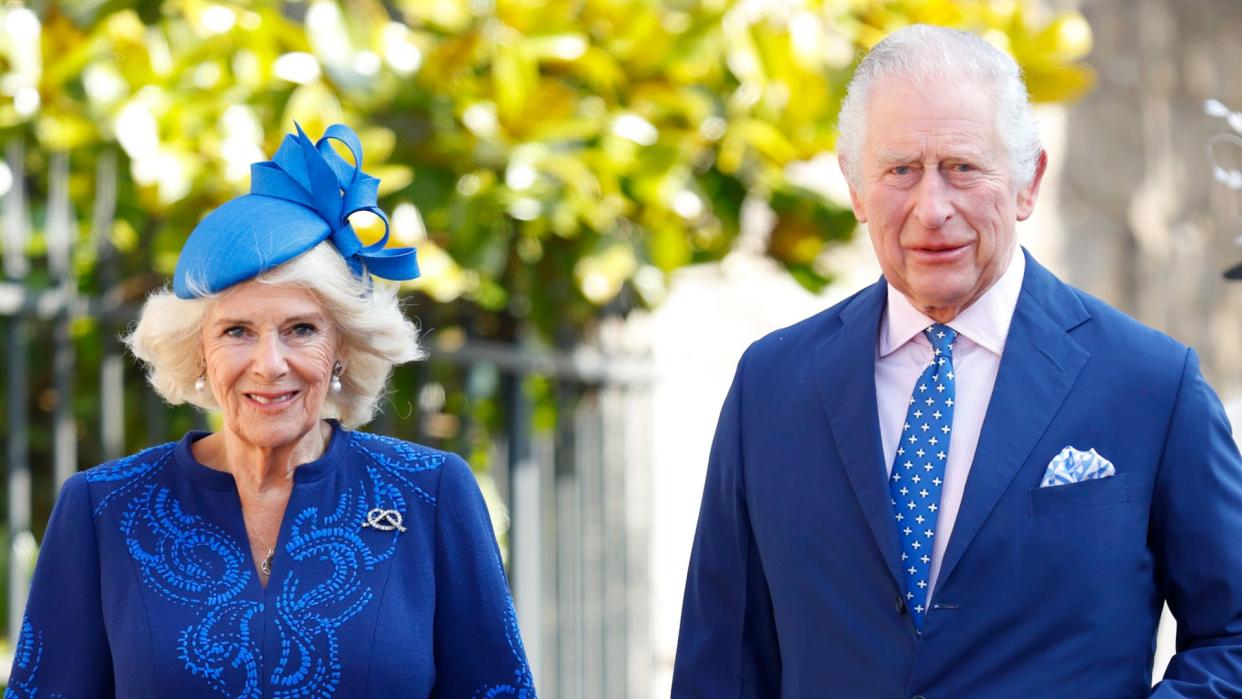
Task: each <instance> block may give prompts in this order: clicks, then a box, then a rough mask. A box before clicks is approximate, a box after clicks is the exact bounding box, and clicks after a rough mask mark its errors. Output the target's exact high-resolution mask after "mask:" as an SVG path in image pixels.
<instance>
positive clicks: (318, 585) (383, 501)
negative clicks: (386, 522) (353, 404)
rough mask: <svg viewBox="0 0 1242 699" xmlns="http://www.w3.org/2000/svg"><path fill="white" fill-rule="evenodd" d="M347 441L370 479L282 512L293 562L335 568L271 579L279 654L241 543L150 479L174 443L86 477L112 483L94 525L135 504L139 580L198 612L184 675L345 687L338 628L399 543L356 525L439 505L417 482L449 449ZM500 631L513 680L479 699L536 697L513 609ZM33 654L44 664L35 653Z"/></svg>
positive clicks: (259, 685) (220, 684) (366, 597)
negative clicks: (269, 645)
mask: <svg viewBox="0 0 1242 699" xmlns="http://www.w3.org/2000/svg"><path fill="white" fill-rule="evenodd" d="M348 439H349V440H350V444H349V446H350V448H351V449H352V450H355V451H356V453H361V454H363V455H364V456H365V457H367V458H366V459H365V469H364V477H363V478H362V479H360V481H359V482H357V483H355V484H354V486H353V487H351V488H349V489H346V490H345V492H343V493H341V494H340V495H339V496H338V497H337V499H336V502H335V504H334V505H333V506H332V510H331V511H321V508H319V507H306V508H304V509H302V510H300V511H298V512H290V513H289V514H288V515H287V517H288V519H289V534H288V537H287V538H286V540H285V544H284V546H283V547H282V553H283V554H286V555H287V557H288V559H287V560H289V561H293V562H307V561H313V562H319V563H327V564H328V565H307V566H299V565H287V566H285V567H284V568H283V572H282V571H281V570H280V569H278V570H277V574H278V575H280V576H281V577H280V579H279V580H276V579H275V578H273V580H272V583H271V584H275V585H277V587H276V594H275V595H274V597H272V598H270V599H273V605H272V606H273V609H272V610H271V612H272V619H271V621H272V622H273V626H274V627H275V629H276V631H277V634H278V637H279V641H280V642H279V655H278V657H275V658H267V659H263V657H262V648H261V638H262V623H263V621H262V620H263V614H262V613H263V611H264V605H263V603H261V602H254V601H247V600H244V599H239V597H240V596H241V595H242V593H243V591H244V589H245V588H246V586H247V584H248V583H249V581H250V576H251V573H252V570H251V564H250V561H249V560H248V557H247V555H246V549H245V547H244V546H243V545H242V543H241V542H239V541H237V540H236V539H235V538H234V537H231V536H230V535H228V534H227V533H226V532H225V531H224V530H222V529H220V528H219V527H217V526H215V525H213V524H211V523H210V522H207V521H205V520H204V519H203V518H201V517H199V516H196V515H191V514H188V513H186V512H185V511H184V510H183V509H182V505H181V503H180V502H178V501H177V499H176V498H175V497H174V496H173V495H172V494H171V492H170V490H169V489H168V488H165V487H160V486H158V485H156V484H155V483H153V482H151V480H152V474H154V473H157V472H158V471H159V470H160V469H161V468H162V467H163V466H164V465H165V464H166V463H168V462H169V461H170V459H171V455H172V453H173V448H174V446H175V445H172V444H167V445H161V446H159V447H153V448H151V449H148V450H146V451H143V452H140V453H139V454H135V455H134V456H131V457H128V458H126V459H122V460H120V461H117V462H114V463H112V464H109V465H106V466H104V467H101V468H98V469H95V470H93V471H91V472H90V473H89V475H88V476H87V479H88V480H89V481H91V482H96V483H101V482H106V483H115V484H116V485H115V487H114V488H113V489H112V490H110V491H109V492H108V493H107V494H106V495H105V496H104V497H103V498H101V500H100V504H99V507H97V508H96V510H95V513H94V514H95V517H96V518H98V516H99V514H100V512H102V510H103V509H104V507H106V506H108V505H109V504H111V503H113V502H116V501H119V500H121V499H122V498H123V496H127V497H128V502H127V503H126V505H125V507H124V510H123V511H122V513H121V516H120V528H121V532H122V533H123V535H124V537H125V541H126V545H127V548H128V551H129V554H130V556H131V557H132V558H133V560H134V561H135V563H136V564H137V566H138V570H139V571H140V575H141V578H142V581H143V583H144V584H145V585H147V586H148V587H149V588H151V589H152V590H154V591H155V592H157V593H158V594H159V595H160V596H161V597H164V598H166V599H168V600H171V601H173V602H175V603H178V604H184V605H189V606H194V607H202V608H203V610H204V612H203V615H202V617H201V619H199V620H198V621H197V622H196V623H194V624H192V625H190V626H188V627H187V628H185V629H182V631H181V632H180V634H179V636H178V648H177V650H178V657H179V658H180V659H181V661H182V662H183V663H184V666H185V669H186V670H187V671H188V672H190V673H192V674H193V675H194V676H196V677H200V678H202V679H203V680H204V681H205V682H206V684H207V686H209V687H210V688H211V689H212V690H214V691H215V692H217V693H219V694H222V695H226V696H230V697H245V698H250V697H259V696H261V695H262V690H263V685H264V682H263V679H264V678H262V677H260V668H266V669H265V670H264V672H266V674H267V677H266V680H267V683H268V684H269V686H270V687H272V688H273V689H274V690H275V691H274V692H273V696H274V697H278V698H279V699H305V698H312V697H313V698H320V697H323V698H327V697H331V696H333V695H334V694H335V692H336V690H337V688H338V686H339V684H340V681H341V659H340V657H339V631H340V629H341V627H342V626H343V625H344V624H345V623H346V622H348V621H349V620H350V619H352V618H354V617H355V616H357V615H358V614H359V612H361V611H362V610H363V609H365V608H366V607H367V605H368V604H369V603H370V602H371V601H372V599H373V598H374V596H375V594H374V592H373V591H372V589H371V587H370V586H369V585H368V584H367V582H366V579H367V576H366V575H365V573H367V572H370V571H373V570H374V569H375V568H376V566H378V565H380V564H381V563H383V562H384V561H386V560H387V559H389V558H391V557H392V556H393V555H394V553H395V552H396V544H397V542H398V541H399V536H400V531H396V530H394V531H391V532H384V531H379V530H376V529H373V528H372V529H362V528H361V527H359V524H358V523H359V522H362V521H365V519H366V515H367V512H369V511H370V510H371V509H372V508H375V507H381V508H385V509H393V510H396V511H398V512H408V511H409V510H408V508H409V507H410V506H411V505H416V504H417V503H420V502H421V503H422V504H423V506H434V505H435V504H436V498H435V496H434V495H433V494H431V493H429V492H427V491H426V490H425V489H424V488H422V487H421V486H420V485H419V484H418V483H416V482H415V480H414V479H415V476H417V474H420V473H425V472H429V471H434V470H436V469H438V468H440V466H442V465H443V463H444V459H445V456H444V455H443V454H442V453H439V452H435V451H432V450H429V449H423V448H420V447H417V446H415V445H411V444H409V443H407V442H402V441H399V440H395V439H390V438H387V437H381V436H378V435H370V434H365V433H358V432H354V433H348ZM499 564H500V563H499V561H497V565H499ZM311 575H313V576H314V577H313V578H312V577H308V576H311ZM505 628H506V638H507V641H508V643H509V647H510V649H511V651H512V652H513V655H514V659H515V670H514V677H513V683H512V684H503V685H495V686H490V687H484V688H482V689H480V690H479V691H478V692H477V693H476V694H475V697H476V699H495V698H497V697H522V698H523V699H527V698H529V697H533V696H534V690H533V683H532V681H531V676H530V669H529V668H528V667H527V665H526V663H525V662H524V656H525V653H524V652H523V650H522V642H521V638H520V636H519V635H518V629H517V619H516V614H515V613H514V611H513V607H512V603H511V602H510V604H509V609H508V612H507V614H506V619H505ZM30 657H33V658H35V661H34V667H35V669H37V653H34V654H33V655H31V656H30ZM31 674H33V671H32V672H31Z"/></svg>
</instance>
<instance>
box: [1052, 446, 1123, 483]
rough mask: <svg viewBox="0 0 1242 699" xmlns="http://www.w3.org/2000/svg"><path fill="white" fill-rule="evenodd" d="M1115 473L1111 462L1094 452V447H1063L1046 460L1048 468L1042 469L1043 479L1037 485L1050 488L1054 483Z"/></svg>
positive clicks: (1075, 481) (1072, 481)
mask: <svg viewBox="0 0 1242 699" xmlns="http://www.w3.org/2000/svg"><path fill="white" fill-rule="evenodd" d="M1116 473H1117V471H1116V469H1114V468H1113V463H1112V462H1111V461H1109V460H1108V459H1105V458H1104V457H1102V456H1100V455H1099V454H1097V453H1095V450H1094V449H1091V450H1090V451H1078V450H1077V449H1075V448H1074V447H1065V448H1064V449H1062V450H1061V453H1060V454H1057V456H1056V458H1054V459H1053V460H1052V461H1050V462H1048V470H1047V471H1044V480H1043V482H1042V483H1040V484H1039V487H1041V488H1050V487H1052V486H1056V485H1069V484H1070V483H1078V482H1080V481H1090V480H1095V479H1097V478H1108V477H1109V476H1112V475H1115V474H1116Z"/></svg>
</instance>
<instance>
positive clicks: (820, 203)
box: [0, 0, 1091, 341]
mask: <svg viewBox="0 0 1242 699" xmlns="http://www.w3.org/2000/svg"><path fill="white" fill-rule="evenodd" d="M0 17H2V18H3V19H0V22H3V24H4V26H5V28H6V29H7V35H8V36H9V37H10V39H11V40H10V41H8V42H6V44H5V45H4V48H3V49H0V61H2V62H0V72H2V74H3V76H4V81H5V83H4V86H3V90H4V92H5V93H6V95H5V97H4V98H3V99H2V100H0V138H4V139H8V138H13V137H16V136H21V137H25V138H27V139H29V140H30V141H31V142H32V144H33V146H34V147H33V148H31V149H30V151H29V158H30V161H31V164H38V163H41V162H43V161H44V158H45V156H46V154H48V153H51V152H56V151H66V152H70V153H72V157H73V165H74V167H73V172H74V173H75V174H74V186H73V188H72V191H73V193H74V196H75V203H76V204H77V206H78V210H79V211H82V210H89V206H90V197H91V195H92V193H93V192H92V186H91V185H92V179H93V176H94V168H93V167H92V165H93V161H94V159H96V158H98V157H99V155H100V153H101V152H103V151H105V150H107V149H110V148H114V147H117V146H119V148H120V151H121V152H122V154H123V156H124V157H123V158H122V160H123V170H124V172H125V175H126V176H124V177H123V178H122V179H123V186H122V189H121V192H120V202H119V206H118V218H117V223H116V227H115V229H114V231H113V237H114V241H115V242H116V244H117V246H118V247H119V248H120V249H121V250H122V251H123V252H124V253H125V254H126V260H127V266H128V267H129V268H130V271H131V272H132V273H133V274H134V275H135V276H136V277H137V278H138V279H139V280H141V281H137V282H135V283H134V284H133V287H132V288H131V292H132V294H133V295H135V297H136V296H137V295H139V294H141V293H142V292H143V291H145V290H146V289H147V288H149V287H150V286H153V285H155V284H158V283H160V282H161V281H162V280H163V279H164V278H165V277H166V276H167V275H168V273H169V272H170V271H171V268H172V266H173V265H174V263H175V255H176V251H177V250H178V249H179V247H180V244H181V242H182V241H183V240H184V238H185V236H186V234H187V233H188V232H189V230H190V229H192V228H193V226H194V224H195V223H196V221H197V219H198V218H199V217H200V216H201V215H203V213H205V212H206V211H208V210H209V209H210V208H212V207H213V206H215V205H217V204H219V203H221V202H222V201H224V200H226V199H228V198H230V197H232V196H235V195H236V194H238V193H239V192H241V191H244V189H245V187H246V186H247V182H248V175H249V171H248V167H247V166H248V164H249V163H250V162H251V161H254V160H258V159H262V158H263V157H264V154H268V153H271V152H272V151H273V150H274V148H275V146H276V145H277V144H278V143H279V139H280V138H281V136H282V135H283V134H284V133H286V132H288V131H289V130H290V129H291V128H292V122H293V121H295V120H297V121H300V122H301V123H302V124H303V126H304V127H306V129H307V130H308V132H310V133H312V134H314V133H317V132H319V131H320V130H321V129H322V128H323V127H324V126H326V125H327V124H328V123H331V122H333V121H338V120H340V121H345V122H347V123H350V124H352V125H354V126H356V127H357V128H359V129H360V131H361V132H362V135H363V141H364V144H365V148H366V151H367V160H368V162H367V163H366V166H367V168H368V169H369V170H371V171H373V172H375V174H377V175H379V176H380V177H381V178H382V179H383V182H384V187H383V189H382V191H381V195H382V197H383V203H384V204H385V205H387V207H388V208H389V210H394V209H395V214H396V216H395V223H396V230H395V234H396V235H395V240H394V242H395V243H399V244H408V243H415V244H418V245H420V246H421V247H422V252H421V254H422V258H423V263H424V267H425V268H426V270H427V273H426V274H425V275H424V279H423V280H420V281H418V282H415V283H414V284H412V285H411V286H412V288H413V289H415V290H418V291H421V292H423V293H426V294H428V295H430V296H431V297H432V298H434V299H435V300H436V301H439V302H441V303H449V304H451V305H450V306H449V307H448V308H446V309H445V311H446V313H445V315H444V317H445V318H446V319H452V318H461V317H470V318H473V319H474V320H475V322H474V325H473V327H474V332H477V333H478V334H481V335H483V336H486V337H494V338H498V339H504V340H509V339H512V338H513V337H514V336H515V335H516V334H517V333H518V332H519V330H520V329H522V328H527V329H529V330H531V331H534V334H535V335H536V336H538V337H542V338H545V339H547V338H561V339H568V340H571V341H572V340H573V339H575V338H578V337H580V336H581V334H582V332H583V331H584V330H586V329H587V328H589V326H590V324H591V322H592V320H593V319H594V318H596V317H597V316H598V314H599V313H600V310H601V308H610V309H612V310H616V311H620V312H624V311H626V310H628V309H630V308H633V307H635V306H642V305H651V304H655V303H658V302H659V300H660V299H661V297H662V296H663V293H664V283H665V280H666V278H667V276H666V275H667V274H668V273H669V272H671V271H672V270H675V269H677V268H678V267H681V266H683V265H686V264H692V263H696V262H705V261H711V260H716V259H719V258H720V257H722V256H723V255H725V254H726V253H727V252H728V251H729V250H730V248H731V245H732V243H733V241H734V239H735V238H736V236H737V235H738V228H739V210H740V207H741V205H742V202H743V201H744V200H745V199H746V198H747V197H756V198H759V199H761V200H764V201H766V202H768V203H769V204H770V205H771V207H772V209H773V210H774V212H775V214H776V223H775V227H774V229H773V231H772V233H771V235H770V237H769V242H768V248H767V252H768V254H769V255H771V256H772V257H773V258H775V259H776V260H778V261H779V262H780V263H781V264H783V265H784V266H785V267H786V268H787V269H788V270H789V271H790V273H791V274H793V275H794V277H795V278H796V279H797V280H798V281H800V282H801V283H803V284H804V285H806V286H807V287H809V288H811V289H818V288H820V287H822V286H823V285H824V284H825V283H826V282H827V281H828V279H829V277H830V273H831V270H827V269H824V268H822V267H821V266H819V265H818V264H817V260H819V259H820V258H821V253H822V252H823V251H824V249H825V247H826V246H827V245H830V244H831V243H833V242H834V241H840V240H843V239H846V238H848V237H849V236H850V235H851V233H852V231H853V230H854V221H853V218H852V217H851V216H850V215H849V212H848V211H847V210H844V209H843V208H842V207H841V206H840V205H839V204H838V203H835V202H832V201H829V200H827V199H825V198H823V197H822V196H821V195H818V194H816V193H814V192H811V191H808V190H806V189H803V188H800V187H797V186H796V185H793V184H791V183H790V181H789V180H788V178H787V177H786V175H785V172H786V166H787V165H789V164H790V163H792V162H796V161H799V160H805V159H808V158H811V157H813V156H815V155H816V154H819V153H822V152H824V151H826V150H831V149H832V147H833V142H834V136H835V134H834V128H833V127H834V123H835V118H836V112H837V109H838V107H839V103H840V100H841V97H842V95H843V91H844V86H845V83H846V81H847V80H848V77H849V75H850V72H851V70H852V68H853V66H854V64H855V62H856V60H857V57H858V56H859V55H860V52H861V50H864V49H866V48H867V47H869V46H870V45H872V44H874V43H875V42H876V41H878V40H879V39H880V38H882V37H883V36H884V35H885V34H886V33H887V32H888V31H890V30H892V29H894V28H896V27H898V26H900V25H903V24H907V23H910V22H930V23H936V24H945V25H951V26H957V27H962V28H966V29H968V30H972V31H977V32H980V33H982V34H983V35H984V36H985V37H986V38H988V39H989V40H990V41H993V42H995V43H997V44H998V45H1000V46H1001V47H1002V48H1005V49H1007V50H1009V51H1011V52H1012V53H1013V54H1014V55H1015V57H1016V58H1017V59H1018V60H1019V62H1020V63H1021V64H1022V65H1023V68H1024V70H1025V71H1026V74H1027V78H1028V81H1029V83H1030V86H1031V91H1032V94H1033V96H1034V97H1035V99H1036V100H1064V99H1068V98H1071V97H1073V96H1074V95H1076V94H1078V93H1079V92H1081V91H1082V90H1084V89H1086V88H1087V87H1088V86H1089V85H1090V82H1091V73H1090V71H1089V69H1087V68H1086V67H1085V66H1083V65H1081V64H1080V63H1078V61H1079V60H1080V59H1081V58H1082V57H1083V56H1084V54H1085V53H1086V52H1087V50H1088V49H1089V47H1090V32H1089V29H1088V28H1087V26H1086V24H1085V22H1084V21H1083V20H1082V18H1081V17H1080V16H1079V15H1077V14H1073V13H1063V14H1059V15H1056V16H1053V17H1051V18H1048V19H1047V20H1046V21H1043V22H1041V23H1035V22H1033V21H1032V19H1031V17H1030V16H1028V13H1027V12H1026V11H1025V9H1024V5H1022V4H1021V3H1013V2H1011V3H995V2H989V1H982V0H959V1H957V2H949V1H947V0H940V1H936V0H894V1H888V2H878V1H875V2H828V1H822V2H814V1H802V2H798V1H790V2H782V3H763V2H728V1H726V0H714V1H712V0H708V1H704V2H693V1H690V0H686V1H682V2H673V1H670V2H655V1H651V0H647V1H638V2H633V1H630V0H585V1H584V0H575V1H573V2H569V1H567V0H553V1H551V2H545V1H542V0H497V1H495V2H493V3H491V4H490V5H489V4H488V3H480V2H477V0H396V1H394V2H390V3H381V2H378V1H375V0H353V1H351V2H348V3H339V4H338V3H336V2H332V1H331V0H313V1H311V2H308V3H302V2H287V3H279V2H270V1H259V2H249V3H229V2H204V1H202V0H145V1H142V2H103V3H87V2H76V3H75V2H61V3H56V2H47V3H33V4H31V5H30V6H29V7H24V6H22V5H20V4H19V5H9V6H7V7H5V8H4V9H0ZM32 47H33V48H32ZM32 171H33V172H38V169H37V168H36V169H33V170H32ZM36 189H37V188H36ZM359 228H360V229H362V230H363V232H364V235H378V231H377V230H375V223H374V221H370V222H367V221H360V222H359ZM82 255H83V258H84V259H81V260H79V265H80V268H81V269H82V271H83V272H84V273H89V271H90V268H91V260H90V259H89V257H90V252H89V250H85V249H84V250H83V252H82ZM440 325H441V326H443V324H440Z"/></svg>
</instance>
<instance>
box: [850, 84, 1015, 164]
mask: <svg viewBox="0 0 1242 699" xmlns="http://www.w3.org/2000/svg"><path fill="white" fill-rule="evenodd" d="M996 110H997V97H996V95H995V90H994V89H992V88H991V86H989V85H986V84H981V83H979V82H977V81H976V82H965V83H955V82H953V81H952V80H950V79H948V78H944V79H936V80H932V81H928V82H918V81H911V80H896V79H888V80H885V81H882V82H879V83H877V84H876V85H875V89H874V90H873V92H872V94H871V99H870V100H869V101H868V105H867V134H866V139H865V142H864V144H863V148H864V151H865V153H866V155H867V157H868V158H872V159H878V160H882V161H885V162H893V161H898V162H899V161H902V160H905V159H908V158H910V157H912V155H917V154H918V153H920V152H925V151H927V150H929V149H932V150H948V151H952V152H953V153H956V154H959V155H963V156H972V157H975V158H980V157H987V156H990V155H992V154H994V153H995V151H996V149H997V148H999V147H1002V142H1001V138H1000V132H999V129H998V124H997V112H996Z"/></svg>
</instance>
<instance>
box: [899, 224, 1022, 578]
mask: <svg viewBox="0 0 1242 699" xmlns="http://www.w3.org/2000/svg"><path fill="white" fill-rule="evenodd" d="M1025 271H1026V263H1025V259H1024V258H1023V256H1022V251H1021V249H1020V248H1019V247H1018V246H1016V245H1015V246H1014V253H1013V258H1011V259H1010V262H1009V266H1008V267H1007V268H1006V270H1005V273H1004V274H1003V275H1001V278H1000V279H999V280H997V281H996V283H995V284H993V285H992V287H991V288H990V289H988V290H987V291H985V292H984V293H983V296H980V297H979V299H978V300H976V301H975V302H974V303H972V304H970V305H969V306H967V307H966V308H965V309H963V310H962V312H961V313H959V314H958V315H957V317H956V318H954V319H953V320H951V321H949V323H948V326H949V327H951V328H953V329H954V330H956V331H957V334H958V337H957V340H956V341H955V342H954V343H953V373H954V375H955V376H956V379H955V380H956V382H957V397H956V400H955V402H954V408H953V437H952V439H950V440H949V458H948V462H947V464H946V466H945V476H944V489H943V490H942V491H941V495H940V516H939V518H938V519H937V522H936V537H935V544H934V546H933V549H932V562H931V579H930V581H929V582H930V583H931V584H930V586H929V589H931V590H935V589H936V580H937V577H938V576H939V574H940V562H941V560H942V559H943V558H944V551H945V548H946V547H947V545H948V543H949V537H950V536H951V535H952V534H953V524H954V522H955V521H956V520H957V512H958V510H959V509H960V507H961V504H962V493H963V492H965V489H966V477H967V476H968V475H969V474H970V465H971V463H972V462H973V461H974V458H975V447H976V446H978V444H979V431H980V430H981V429H982V427H983V417H984V415H985V414H986V413H987V409H988V402H989V401H990V400H991V397H992V386H993V385H994V384H995V383H996V372H997V370H998V369H1000V360H1001V354H1002V353H1003V352H1004V350H1005V338H1006V337H1007V336H1008V334H1009V322H1010V321H1011V320H1012V319H1013V311H1014V308H1015V307H1016V306H1017V305H1018V294H1019V293H1020V292H1021V291H1022V277H1023V274H1024V273H1025ZM934 322H936V321H934V320H932V319H931V318H928V317H927V316H925V315H923V313H922V312H921V311H919V310H918V309H917V308H915V307H914V305H913V304H911V303H910V300H909V299H907V298H906V297H905V296H904V295H903V294H902V293H901V292H899V291H897V290H896V289H894V288H893V285H892V284H889V286H888V304H887V307H886V308H885V311H884V318H883V319H881V321H880V337H879V338H878V341H877V342H876V361H875V397H876V402H877V403H878V407H879V419H880V439H881V441H882V442H883V445H884V459H885V463H886V464H887V467H888V469H889V470H890V471H891V470H892V467H893V457H895V456H896V455H897V439H898V437H900V436H901V426H902V424H903V423H904V421H905V418H906V408H907V406H908V405H909V400H910V394H911V392H912V391H913V390H914V382H915V381H916V380H918V377H919V375H920V374H922V373H923V369H924V368H926V367H927V363H928V362H929V361H931V356H932V347H931V343H930V342H928V341H927V338H926V337H925V336H924V335H923V329H924V328H926V327H927V326H928V325H931V324H932V323H934ZM928 599H930V596H929V598H928Z"/></svg>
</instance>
